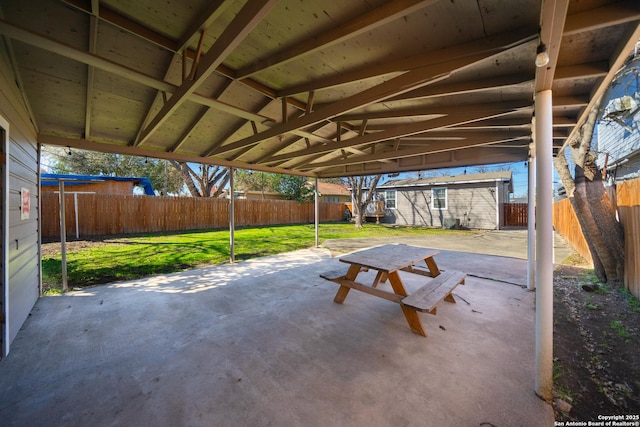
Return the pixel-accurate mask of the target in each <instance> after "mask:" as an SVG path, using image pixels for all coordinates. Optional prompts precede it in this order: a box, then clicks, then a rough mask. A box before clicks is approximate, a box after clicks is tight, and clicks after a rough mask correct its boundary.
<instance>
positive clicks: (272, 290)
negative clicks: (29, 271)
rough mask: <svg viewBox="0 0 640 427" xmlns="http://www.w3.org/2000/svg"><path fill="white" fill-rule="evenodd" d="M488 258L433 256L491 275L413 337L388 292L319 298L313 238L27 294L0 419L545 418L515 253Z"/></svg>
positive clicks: (372, 421)
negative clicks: (305, 244)
mask: <svg viewBox="0 0 640 427" xmlns="http://www.w3.org/2000/svg"><path fill="white" fill-rule="evenodd" d="M352 243H353V242H352ZM406 243H410V242H406ZM469 245H470V243H467V246H469ZM369 246H371V245H369ZM432 246H436V245H432ZM525 250H526V249H525ZM483 256H487V255H483ZM489 256H490V258H489V260H490V261H491V262H489V265H487V259H483V258H482V256H479V257H478V258H474V255H471V254H468V253H457V252H455V251H447V252H443V253H442V254H441V255H439V256H438V257H436V259H437V260H438V262H439V264H440V265H441V267H442V268H444V269H446V268H451V267H453V266H455V268H456V269H462V270H465V269H467V268H469V270H474V271H475V269H477V268H481V267H482V268H485V269H488V271H489V272H490V273H491V276H490V277H492V279H496V278H498V280H502V281H496V280H487V279H482V278H479V277H469V278H468V279H467V284H466V285H465V286H459V287H458V288H457V289H456V291H455V294H456V295H457V296H458V297H459V298H457V299H458V303H457V304H448V303H442V304H441V305H440V306H439V308H438V314H437V315H436V316H431V315H427V314H425V315H421V317H422V319H423V323H424V325H425V329H426V330H427V333H428V334H429V336H428V337H427V338H423V337H420V336H418V335H414V334H412V333H411V332H410V330H409V328H408V326H407V324H406V322H405V320H404V317H403V316H402V314H401V310H400V309H399V307H398V306H397V305H396V304H393V303H391V302H389V301H386V300H382V299H379V298H374V297H372V296H370V295H366V294H362V293H359V292H352V293H351V294H350V295H349V297H348V298H347V300H346V301H345V303H344V304H343V305H339V304H335V303H333V301H332V300H333V296H334V294H335V292H336V290H337V286H336V285H335V284H333V283H330V282H327V281H325V280H323V279H320V278H319V277H318V273H319V272H321V271H325V270H330V269H332V268H335V267H336V266H337V265H339V264H341V263H339V261H338V260H337V258H332V257H331V252H330V251H329V250H328V249H308V250H303V251H297V252H292V253H287V254H282V255H279V256H273V257H267V258H260V259H255V260H250V261H246V262H241V263H237V264H234V265H221V266H214V267H208V268H202V269H197V270H191V271H186V272H183V273H178V274H173V275H166V276H157V277H152V278H147V279H142V280H136V281H130V282H122V283H114V284H111V285H105V286H99V287H94V288H89V289H85V290H83V291H77V292H70V293H68V294H66V295H64V296H57V297H44V298H41V299H40V300H39V301H38V302H37V304H36V306H35V308H34V309H33V311H32V314H31V316H30V317H29V319H28V320H27V322H26V323H25V325H24V327H23V329H22V330H21V332H20V333H19V334H18V337H17V339H16V340H15V342H14V344H13V347H12V351H11V353H10V354H9V356H8V357H7V358H5V359H4V360H2V361H0V425H2V426H25V425H33V426H35V425H47V426H49V425H50V426H87V425H91V426H107V425H114V426H115V425H118V426H120V425H122V426H129V425H131V426H133V425H135V426H267V425H270V426H490V425H493V426H527V427H529V426H549V425H552V424H553V411H552V409H551V407H550V406H549V405H548V404H546V403H545V402H543V401H541V400H540V399H539V398H538V397H537V396H536V395H535V393H534V375H535V371H534V316H535V310H534V294H533V293H531V292H528V291H526V290H525V289H523V288H522V287H521V286H516V285H513V284H510V283H507V282H511V283H518V280H520V281H521V279H517V278H516V279H514V278H513V277H514V276H518V274H517V273H516V274H514V272H518V271H520V272H521V271H523V268H524V271H526V261H524V260H521V259H517V258H512V257H496V256H491V255H489ZM472 261H473V262H472ZM474 266H475V267H474ZM483 266H484V267H483ZM505 279H506V280H505Z"/></svg>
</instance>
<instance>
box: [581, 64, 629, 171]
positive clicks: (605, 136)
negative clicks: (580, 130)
mask: <svg viewBox="0 0 640 427" xmlns="http://www.w3.org/2000/svg"><path fill="white" fill-rule="evenodd" d="M636 62H640V60H638V59H637V60H636ZM637 65H638V64H637V63H636V64H635V66H637ZM632 67H633V65H632ZM639 90H640V88H639V87H638V79H637V78H636V74H635V73H630V74H627V75H625V76H622V77H621V78H620V79H618V80H617V81H616V83H615V84H613V85H611V87H610V88H609V90H608V91H607V93H606V95H605V101H604V102H603V105H604V106H607V105H608V103H609V101H611V100H612V99H615V98H621V97H623V96H625V95H628V96H631V97H634V98H635V100H636V102H638V103H640V99H638V95H637V94H638V92H639ZM621 120H623V122H622V123H617V122H615V121H612V120H600V121H598V123H597V131H596V132H595V133H594V136H595V138H594V139H595V141H594V143H593V144H592V145H593V146H594V150H593V151H595V152H596V153H598V154H597V155H598V157H597V159H596V164H597V165H598V168H599V169H603V168H604V167H605V163H606V165H607V168H608V169H609V170H611V169H612V168H614V167H615V168H616V169H617V170H616V172H615V177H616V179H619V180H626V179H632V178H635V177H638V176H640V174H639V170H640V136H639V134H638V131H637V130H638V129H640V110H638V111H636V112H635V114H633V115H631V116H629V117H626V118H624V119H621ZM623 124H624V126H623ZM631 130H633V131H631ZM607 155H608V157H607ZM627 158H628V159H629V160H628V161H627V162H626V163H622V164H620V165H617V164H618V162H621V161H623V160H624V159H627Z"/></svg>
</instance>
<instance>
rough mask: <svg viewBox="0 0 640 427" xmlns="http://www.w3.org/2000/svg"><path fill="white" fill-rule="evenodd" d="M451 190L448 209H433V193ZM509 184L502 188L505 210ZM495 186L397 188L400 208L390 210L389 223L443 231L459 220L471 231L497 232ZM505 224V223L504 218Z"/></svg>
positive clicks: (387, 218) (500, 191) (488, 183)
mask: <svg viewBox="0 0 640 427" xmlns="http://www.w3.org/2000/svg"><path fill="white" fill-rule="evenodd" d="M432 188H446V189H447V209H442V210H434V209H432V208H431V189H432ZM507 188H508V187H507V186H506V184H503V183H499V184H498V194H497V197H498V205H499V206H501V205H502V202H503V200H504V198H505V194H508V193H507V191H508V190H507ZM495 189H496V184H495V182H486V183H472V184H464V185H460V184H448V185H434V186H424V187H420V188H396V190H397V195H396V198H397V208H396V209H389V210H388V212H387V216H386V217H385V222H390V223H394V224H399V225H414V226H423V227H436V228H441V227H443V224H444V225H446V226H450V225H452V224H454V223H455V221H456V220H460V225H462V226H464V227H468V228H477V229H495V228H496V218H497V215H500V216H501V215H502V213H501V212H500V211H501V210H502V209H498V212H497V213H496V191H495ZM500 221H501V224H502V223H503V222H504V219H502V218H501V220H500Z"/></svg>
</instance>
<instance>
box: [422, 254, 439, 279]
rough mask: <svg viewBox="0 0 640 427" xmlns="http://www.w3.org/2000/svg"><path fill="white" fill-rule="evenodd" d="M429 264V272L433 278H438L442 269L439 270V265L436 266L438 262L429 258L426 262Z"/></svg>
mask: <svg viewBox="0 0 640 427" xmlns="http://www.w3.org/2000/svg"><path fill="white" fill-rule="evenodd" d="M424 261H425V262H426V263H427V267H429V272H430V273H431V277H436V276H437V275H438V274H440V269H439V268H438V264H436V260H435V259H433V257H430V258H427V259H425V260H424Z"/></svg>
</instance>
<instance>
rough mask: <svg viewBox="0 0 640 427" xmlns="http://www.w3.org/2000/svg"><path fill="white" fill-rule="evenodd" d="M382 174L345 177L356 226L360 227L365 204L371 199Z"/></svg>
mask: <svg viewBox="0 0 640 427" xmlns="http://www.w3.org/2000/svg"><path fill="white" fill-rule="evenodd" d="M380 178H382V175H375V176H351V177H348V178H347V182H348V185H349V187H350V188H351V196H352V200H353V204H352V206H353V217H354V219H355V225H356V228H362V224H363V223H364V215H365V213H366V211H367V205H369V203H371V201H372V200H373V196H374V195H375V191H376V187H377V186H378V182H379V181H380Z"/></svg>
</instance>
